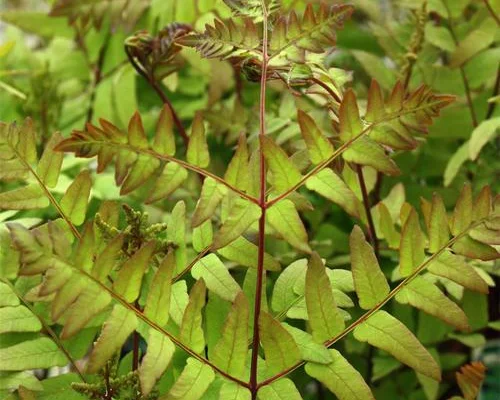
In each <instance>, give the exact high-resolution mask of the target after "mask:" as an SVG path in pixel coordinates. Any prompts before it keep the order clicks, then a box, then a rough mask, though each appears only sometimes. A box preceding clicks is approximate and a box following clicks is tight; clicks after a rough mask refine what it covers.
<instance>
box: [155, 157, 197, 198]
mask: <svg viewBox="0 0 500 400" xmlns="http://www.w3.org/2000/svg"><path fill="white" fill-rule="evenodd" d="M187 177H188V172H187V170H186V169H185V168H183V167H181V166H180V165H179V164H176V163H173V162H171V163H168V164H167V165H166V166H165V168H164V169H163V172H162V173H161V175H160V176H159V177H158V178H157V179H156V182H155V185H154V187H153V189H152V190H151V193H150V194H149V196H148V198H147V200H146V203H154V202H155V201H158V200H161V199H164V198H165V197H168V196H170V195H171V194H172V193H173V192H175V191H176V190H177V189H178V188H179V187H180V186H181V185H182V184H183V183H184V181H185V180H186V179H187Z"/></svg>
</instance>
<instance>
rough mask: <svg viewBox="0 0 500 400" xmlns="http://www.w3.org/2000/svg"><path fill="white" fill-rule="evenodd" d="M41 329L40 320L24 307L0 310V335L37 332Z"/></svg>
mask: <svg viewBox="0 0 500 400" xmlns="http://www.w3.org/2000/svg"><path fill="white" fill-rule="evenodd" d="M40 329H42V324H41V323H40V320H39V319H38V318H37V317H36V315H34V314H33V313H32V312H31V311H30V310H29V309H28V308H26V307H24V306H11V307H2V308H0V333H5V332H38V331H40Z"/></svg>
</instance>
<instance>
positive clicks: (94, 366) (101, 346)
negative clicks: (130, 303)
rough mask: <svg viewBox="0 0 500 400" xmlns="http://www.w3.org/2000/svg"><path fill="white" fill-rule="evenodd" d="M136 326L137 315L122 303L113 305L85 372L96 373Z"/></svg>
mask: <svg viewBox="0 0 500 400" xmlns="http://www.w3.org/2000/svg"><path fill="white" fill-rule="evenodd" d="M136 327H137V317H136V316H135V314H134V313H133V312H132V311H130V310H128V309H127V308H125V307H123V306H122V305H119V304H117V305H115V307H114V308H113V311H112V312H111V315H110V316H109V318H108V320H107V321H106V322H105V323H104V325H103V328H102V332H101V335H100V336H99V339H97V342H96V343H95V345H94V348H93V349H92V353H91V354H90V358H89V362H88V364H87V372H88V373H96V372H98V371H99V370H100V369H101V368H103V367H104V365H105V364H106V362H107V361H108V360H109V359H110V358H111V357H113V355H114V354H115V352H117V351H118V350H120V348H121V347H122V346H123V344H124V343H125V341H126V340H127V338H128V337H129V335H130V334H131V333H132V332H133V331H134V330H135V328H136Z"/></svg>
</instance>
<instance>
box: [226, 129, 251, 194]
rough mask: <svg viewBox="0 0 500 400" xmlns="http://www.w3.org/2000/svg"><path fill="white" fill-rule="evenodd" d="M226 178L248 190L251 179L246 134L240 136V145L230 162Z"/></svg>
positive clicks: (232, 183)
mask: <svg viewBox="0 0 500 400" xmlns="http://www.w3.org/2000/svg"><path fill="white" fill-rule="evenodd" d="M224 180H225V181H226V182H227V183H229V184H231V185H233V186H236V187H237V188H238V189H240V190H246V189H247V187H248V184H249V181H250V170H249V168H248V147H247V140H246V137H245V135H243V134H242V135H241V136H240V140H239V141H238V147H237V148H236V152H235V153H234V156H233V158H232V159H231V162H230V163H229V165H228V167H227V170H226V173H225V174H224Z"/></svg>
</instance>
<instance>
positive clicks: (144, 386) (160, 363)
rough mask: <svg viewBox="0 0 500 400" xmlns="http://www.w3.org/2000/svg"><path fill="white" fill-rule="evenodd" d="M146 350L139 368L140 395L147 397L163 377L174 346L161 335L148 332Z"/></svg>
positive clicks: (153, 331)
mask: <svg viewBox="0 0 500 400" xmlns="http://www.w3.org/2000/svg"><path fill="white" fill-rule="evenodd" d="M147 343H148V349H147V352H146V355H145V356H144V358H143V359H142V362H141V365H140V367H139V380H140V382H141V393H142V394H143V395H145V396H146V395H148V394H149V393H150V392H151V390H152V389H153V387H154V385H155V383H156V381H157V380H158V379H159V378H160V377H161V376H162V375H163V373H164V372H165V370H166V369H167V367H168V364H170V361H171V360H172V356H173V355H174V351H175V345H174V344H173V343H172V341H171V340H170V339H169V338H168V337H167V336H165V335H164V334H163V333H161V332H158V331H157V330H155V329H150V330H149V337H148V340H147Z"/></svg>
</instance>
